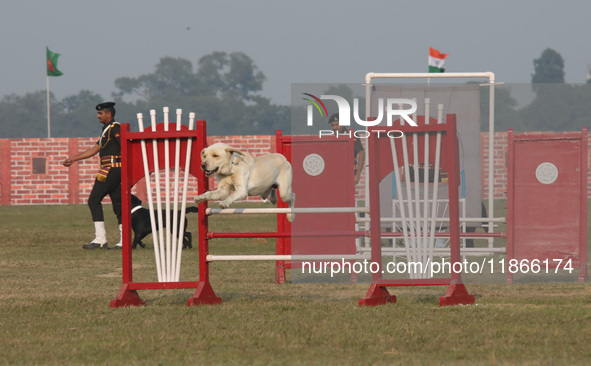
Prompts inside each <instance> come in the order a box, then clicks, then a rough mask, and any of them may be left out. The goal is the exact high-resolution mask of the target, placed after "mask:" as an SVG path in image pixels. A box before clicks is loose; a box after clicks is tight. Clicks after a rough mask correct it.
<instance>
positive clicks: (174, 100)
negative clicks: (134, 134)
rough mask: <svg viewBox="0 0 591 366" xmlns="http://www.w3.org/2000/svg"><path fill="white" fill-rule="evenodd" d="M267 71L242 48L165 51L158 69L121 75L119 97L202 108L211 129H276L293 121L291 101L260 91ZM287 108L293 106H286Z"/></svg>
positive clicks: (152, 105) (148, 104) (145, 104)
mask: <svg viewBox="0 0 591 366" xmlns="http://www.w3.org/2000/svg"><path fill="white" fill-rule="evenodd" d="M264 81H265V75H264V74H263V73H262V72H261V71H260V70H259V69H258V67H257V66H256V65H255V64H254V62H253V61H252V59H251V58H250V57H248V56H247V55H245V54H244V53H241V52H232V53H226V52H213V53H211V54H209V55H206V56H203V57H202V58H201V59H200V60H199V61H198V68H197V70H196V72H194V71H193V65H192V64H191V62H190V61H188V60H185V59H182V58H171V57H165V58H163V59H161V60H160V62H159V63H158V64H157V65H156V70H155V72H154V73H152V74H146V75H141V76H139V77H137V78H129V77H124V78H119V79H117V80H115V86H116V87H117V88H118V89H119V91H118V92H117V93H115V94H114V97H115V98H116V100H118V101H120V102H122V103H123V100H124V99H125V97H126V96H133V97H138V96H139V97H140V99H139V100H137V101H136V102H134V103H128V105H129V106H131V107H133V106H135V107H136V109H140V107H141V108H150V109H160V108H161V107H164V106H169V107H171V108H181V109H183V110H184V111H193V112H196V113H197V116H198V118H199V119H205V120H207V121H208V134H210V135H215V134H220V135H228V134H243V133H247V134H259V133H262V134H273V133H274V131H275V129H287V128H288V127H289V113H288V107H284V106H276V105H273V104H271V102H270V100H269V99H268V98H264V97H262V96H260V95H259V94H258V92H260V91H261V90H262V88H263V82H264ZM286 108H287V110H286Z"/></svg>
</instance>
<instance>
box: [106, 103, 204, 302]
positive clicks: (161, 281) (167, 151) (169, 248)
mask: <svg viewBox="0 0 591 366" xmlns="http://www.w3.org/2000/svg"><path fill="white" fill-rule="evenodd" d="M181 114H182V111H181V110H180V109H177V121H176V125H175V126H174V127H173V129H172V130H171V128H170V124H169V122H168V108H167V107H165V108H164V123H160V124H156V111H155V110H152V111H150V116H151V127H148V128H146V129H144V125H143V116H142V114H141V113H140V114H138V124H139V129H140V132H130V126H129V124H122V128H121V153H122V160H123V161H125V163H124V164H123V167H122V171H121V188H122V211H123V212H122V221H123V225H122V235H123V237H122V239H123V248H122V249H123V250H122V256H123V284H122V286H121V288H120V290H119V293H118V294H117V298H116V299H114V300H112V301H111V307H121V306H129V305H134V306H138V305H145V302H144V301H143V300H142V299H141V298H140V297H139V295H138V293H137V290H139V289H170V288H179V289H180V288H183V289H184V288H197V287H198V286H199V283H198V282H196V281H188V282H187V281H186V282H181V281H179V275H180V263H181V255H182V243H183V234H184V233H183V232H182V231H180V232H177V227H181V228H182V227H184V222H185V215H184V214H182V215H181V216H180V217H178V203H179V199H180V200H181V206H182V207H181V212H183V213H184V212H185V205H186V198H187V187H188V179H189V175H192V176H193V177H195V178H197V182H198V185H204V184H205V179H204V178H205V177H204V174H203V172H202V171H201V169H200V159H199V152H200V151H201V150H202V149H203V148H204V147H205V140H204V138H205V136H206V133H205V121H197V128H196V129H195V130H194V129H193V125H194V120H195V114H194V113H191V114H190V115H189V127H187V126H183V125H182V124H181ZM171 140H173V141H171ZM147 141H148V142H149V141H151V142H152V154H149V153H148V149H147V143H146V142H147ZM171 142H172V146H174V149H172V148H171ZM193 142H195V146H193ZM171 151H173V154H174V178H175V179H174V197H173V199H174V200H173V201H174V203H173V207H171V201H170V198H171V197H170V175H169V174H170V163H171V157H170V155H171ZM183 156H184V161H182V162H181V160H183V159H182V157H183ZM163 157H164V158H163ZM162 162H163V163H164V164H163V165H164V167H165V196H164V197H165V212H166V213H165V214H164V216H165V217H163V214H162V212H163V208H162V192H161V182H160V181H161V177H160V166H161V163H162ZM181 164H182V165H183V166H184V180H183V192H182V198H179V185H180V180H179V176H180V167H181ZM150 173H154V175H155V179H154V181H155V187H156V189H155V195H156V198H157V210H156V212H157V215H158V225H156V217H155V214H154V202H153V198H152V196H153V194H152V184H151V178H150ZM141 178H145V181H146V190H147V193H148V201H149V206H150V220H151V225H152V233H153V234H154V235H153V236H152V237H153V241H154V256H155V261H156V270H157V275H158V282H133V263H132V251H131V188H132V187H133V186H134V185H135V184H136V183H137V182H138V181H139V180H140V179H141ZM201 189H203V188H201ZM171 210H173V214H172V216H173V217H172V218H171V217H170V214H171ZM163 220H167V221H166V222H167V223H168V225H166V226H167V227H168V228H171V227H172V228H173V229H172V232H170V231H169V230H167V234H166V240H165V239H164V238H165V237H164V228H163V223H164V221H163ZM177 220H180V224H178V223H179V221H177ZM157 232H158V235H156V233H157Z"/></svg>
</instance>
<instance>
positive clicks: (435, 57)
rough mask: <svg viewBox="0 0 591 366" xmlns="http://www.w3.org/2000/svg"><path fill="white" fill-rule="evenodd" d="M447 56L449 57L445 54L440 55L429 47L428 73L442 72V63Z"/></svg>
mask: <svg viewBox="0 0 591 366" xmlns="http://www.w3.org/2000/svg"><path fill="white" fill-rule="evenodd" d="M447 56H449V55H448V54H447V53H441V52H439V51H437V50H436V49H435V48H431V47H429V72H444V71H445V69H444V68H443V63H444V62H445V58H446V57H447Z"/></svg>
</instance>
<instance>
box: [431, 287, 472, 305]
mask: <svg viewBox="0 0 591 366" xmlns="http://www.w3.org/2000/svg"><path fill="white" fill-rule="evenodd" d="M470 304H474V295H470V294H469V293H468V290H466V286H464V284H463V283H452V284H451V285H449V287H448V288H447V292H446V293H445V296H441V297H440V298H439V306H450V305H470Z"/></svg>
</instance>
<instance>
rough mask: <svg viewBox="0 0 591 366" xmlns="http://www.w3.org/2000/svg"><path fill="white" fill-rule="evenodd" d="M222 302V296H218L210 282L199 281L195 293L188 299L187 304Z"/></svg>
mask: <svg viewBox="0 0 591 366" xmlns="http://www.w3.org/2000/svg"><path fill="white" fill-rule="evenodd" d="M221 303H222V298H221V297H217V296H216V295H215V292H213V288H211V284H210V283H209V282H205V281H202V282H199V285H198V286H197V289H196V290H195V294H194V295H193V297H190V298H189V299H188V300H187V306H197V305H217V304H221Z"/></svg>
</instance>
